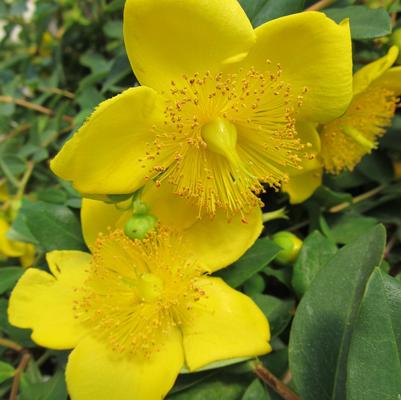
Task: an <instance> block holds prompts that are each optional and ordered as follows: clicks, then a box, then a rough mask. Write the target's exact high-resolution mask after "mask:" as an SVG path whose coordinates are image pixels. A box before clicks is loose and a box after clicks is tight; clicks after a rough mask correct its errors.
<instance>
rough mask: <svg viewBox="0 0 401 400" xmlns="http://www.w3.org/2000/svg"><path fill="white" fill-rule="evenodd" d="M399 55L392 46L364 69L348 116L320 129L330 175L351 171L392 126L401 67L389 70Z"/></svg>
mask: <svg viewBox="0 0 401 400" xmlns="http://www.w3.org/2000/svg"><path fill="white" fill-rule="evenodd" d="M397 56H398V48H397V47H395V46H393V47H391V48H390V50H389V51H388V53H387V55H385V56H384V57H382V58H380V59H378V60H376V61H374V62H372V63H370V64H368V65H366V66H365V67H363V68H361V69H360V70H359V71H358V72H357V73H356V74H355V75H354V79H353V82H354V83H353V91H354V97H353V100H352V102H351V104H350V106H349V107H348V109H347V111H346V112H345V114H344V115H343V116H342V117H340V118H337V119H336V120H334V121H332V122H329V123H328V124H325V125H323V126H322V127H321V128H320V132H321V133H320V136H321V142H322V150H321V158H322V161H323V166H324V168H325V170H326V171H327V172H329V173H332V174H338V173H340V172H342V171H344V170H346V169H347V170H350V171H352V170H353V169H354V167H355V166H356V165H357V164H358V163H359V161H360V160H361V158H362V157H363V156H364V155H366V154H368V153H370V152H371V151H372V150H374V149H375V148H376V147H377V145H378V142H377V139H378V138H379V137H380V136H382V135H383V134H384V133H385V132H386V128H388V127H389V126H391V121H392V118H393V116H394V113H395V111H396V108H397V105H398V101H399V96H400V94H401V67H395V68H390V67H391V66H392V65H393V64H394V62H395V60H396V59H397Z"/></svg>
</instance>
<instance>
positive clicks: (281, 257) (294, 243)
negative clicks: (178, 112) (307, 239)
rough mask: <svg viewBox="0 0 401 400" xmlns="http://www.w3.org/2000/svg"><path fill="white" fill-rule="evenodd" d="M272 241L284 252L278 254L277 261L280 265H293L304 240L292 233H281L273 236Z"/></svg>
mask: <svg viewBox="0 0 401 400" xmlns="http://www.w3.org/2000/svg"><path fill="white" fill-rule="evenodd" d="M272 240H273V242H274V243H276V244H277V245H279V246H280V247H281V248H282V250H281V251H280V252H279V253H278V254H277V256H276V258H275V261H277V262H278V263H279V264H283V265H285V264H291V263H293V262H294V261H295V260H296V259H297V257H298V254H299V252H300V250H301V248H302V244H303V242H302V240H301V239H300V238H299V237H298V236H296V235H294V234H293V233H291V232H287V231H280V232H277V233H275V234H274V235H273V237H272Z"/></svg>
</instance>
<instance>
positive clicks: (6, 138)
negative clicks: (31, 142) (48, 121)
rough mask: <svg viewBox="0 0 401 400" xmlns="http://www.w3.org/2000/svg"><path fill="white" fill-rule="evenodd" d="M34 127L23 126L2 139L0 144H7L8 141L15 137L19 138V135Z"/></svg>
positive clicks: (0, 138)
mask: <svg viewBox="0 0 401 400" xmlns="http://www.w3.org/2000/svg"><path fill="white" fill-rule="evenodd" d="M31 127H32V125H31V124H22V125H20V126H18V127H17V128H15V129H13V130H12V131H10V132H8V133H6V134H5V135H4V136H2V137H0V143H3V142H5V141H6V140H8V139H11V138H12V137H14V136H17V135H18V134H19V133H22V132H25V131H27V130H28V129H30V128H31Z"/></svg>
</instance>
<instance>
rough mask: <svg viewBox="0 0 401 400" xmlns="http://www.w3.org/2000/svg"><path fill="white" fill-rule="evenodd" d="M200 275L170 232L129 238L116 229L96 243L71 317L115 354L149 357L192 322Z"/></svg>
mask: <svg viewBox="0 0 401 400" xmlns="http://www.w3.org/2000/svg"><path fill="white" fill-rule="evenodd" d="M202 274H203V271H202V270H201V269H200V268H199V267H198V266H197V265H196V263H195V262H194V261H193V260H192V259H191V258H190V257H189V256H188V255H187V253H186V250H185V246H184V245H183V243H182V241H181V239H180V238H179V237H178V236H176V235H175V234H174V233H172V232H170V231H167V230H164V229H163V228H159V229H158V231H152V232H151V233H149V235H148V236H147V237H146V238H145V239H143V240H130V239H128V238H127V237H126V236H125V235H124V233H123V232H122V231H121V230H116V231H114V232H111V233H109V234H107V235H101V236H99V238H98V239H97V241H96V244H95V249H94V251H93V261H92V265H91V269H90V271H89V274H88V278H87V280H86V282H85V284H84V287H83V289H82V290H80V291H79V292H77V295H76V300H75V305H74V310H75V316H76V318H78V320H79V321H81V323H83V324H84V325H85V326H86V327H87V329H88V330H89V331H90V333H91V334H92V335H94V336H95V337H97V338H98V339H99V340H101V341H103V342H105V343H106V345H108V346H110V348H111V349H112V350H113V351H114V352H116V353H120V354H122V355H124V356H130V355H135V356H143V357H149V356H150V355H151V354H152V353H153V352H154V351H157V350H158V349H159V348H160V346H161V345H162V343H163V337H164V336H166V335H168V334H169V333H170V331H171V330H172V329H177V328H180V326H182V325H183V324H185V323H188V321H190V319H191V310H192V308H193V304H194V302H196V301H198V300H199V299H200V297H201V296H202V295H203V291H202V290H201V289H199V287H198V281H199V278H200V277H201V275H202Z"/></svg>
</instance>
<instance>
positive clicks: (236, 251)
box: [81, 182, 263, 271]
mask: <svg viewBox="0 0 401 400" xmlns="http://www.w3.org/2000/svg"><path fill="white" fill-rule="evenodd" d="M141 200H142V201H143V202H144V203H145V204H146V205H147V206H148V207H149V213H150V214H152V215H154V216H155V217H156V218H157V220H158V221H159V223H160V224H162V225H163V226H167V227H169V229H170V230H174V231H177V232H180V233H181V234H182V237H183V241H184V242H185V244H186V246H187V248H188V249H189V250H190V251H191V252H192V253H193V254H196V256H197V258H198V260H199V261H200V262H201V263H202V264H203V265H205V266H207V268H208V270H209V271H216V270H218V269H220V268H223V267H226V266H228V265H230V264H231V263H233V262H234V261H235V260H237V259H238V258H239V257H240V256H241V255H242V254H243V253H245V251H246V250H248V248H249V247H251V246H252V245H253V243H254V242H255V240H256V239H257V238H258V237H259V235H260V233H261V232H262V229H263V223H262V212H261V210H260V208H259V207H255V208H254V209H253V210H251V212H250V213H249V214H247V215H246V221H244V220H243V219H242V218H241V216H240V215H237V216H235V217H233V218H232V219H231V220H230V221H227V218H226V215H225V214H224V212H222V211H220V210H219V211H217V212H216V215H215V216H214V217H213V218H210V217H208V216H206V217H205V216H202V215H201V216H199V210H198V208H197V207H196V206H195V205H194V204H192V203H190V202H187V201H185V199H182V198H177V197H176V196H175V195H174V194H173V191H172V188H171V186H170V185H167V184H166V185H163V186H162V187H160V188H157V187H156V186H155V184H154V183H153V182H151V183H149V184H148V185H147V186H146V187H145V189H144V191H143V193H142V195H141ZM131 216H132V207H131V206H130V200H128V201H124V202H121V203H116V204H108V203H104V202H102V201H98V200H91V199H83V202H82V210H81V220H82V231H83V235H84V238H85V241H86V244H87V245H88V247H89V248H91V247H92V245H93V244H94V243H95V241H96V238H97V236H98V234H99V232H103V233H107V231H108V229H115V228H121V229H124V227H125V225H126V223H127V221H128V220H129V219H130V218H131ZM216 249H219V251H216Z"/></svg>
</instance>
